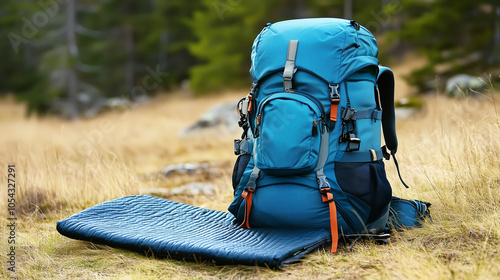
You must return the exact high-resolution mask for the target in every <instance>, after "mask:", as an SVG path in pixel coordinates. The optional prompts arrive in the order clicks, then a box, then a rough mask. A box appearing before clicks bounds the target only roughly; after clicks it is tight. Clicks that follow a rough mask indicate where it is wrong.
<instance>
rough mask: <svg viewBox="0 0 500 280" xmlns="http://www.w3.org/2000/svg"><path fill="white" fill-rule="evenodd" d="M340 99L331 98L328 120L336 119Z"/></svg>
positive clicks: (333, 120) (334, 120)
mask: <svg viewBox="0 0 500 280" xmlns="http://www.w3.org/2000/svg"><path fill="white" fill-rule="evenodd" d="M339 102H340V99H338V98H337V99H332V105H331V107H330V120H331V121H332V122H336V121H337V110H338V108H339Z"/></svg>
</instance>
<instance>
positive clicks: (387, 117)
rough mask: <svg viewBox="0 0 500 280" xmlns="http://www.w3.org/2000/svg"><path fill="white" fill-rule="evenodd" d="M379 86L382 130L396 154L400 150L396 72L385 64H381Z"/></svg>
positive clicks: (388, 146) (378, 77) (387, 144)
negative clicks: (395, 86) (397, 128)
mask: <svg viewBox="0 0 500 280" xmlns="http://www.w3.org/2000/svg"><path fill="white" fill-rule="evenodd" d="M377 86H378V90H379V93H380V103H381V105H382V130H383V131H384V139H385V144H386V146H387V148H388V149H389V150H390V151H391V154H392V155H394V154H395V153H396V151H397V150H398V137H397V136H396V113H395V112H394V74H393V73H392V70H391V69H390V68H388V67H385V66H379V72H378V76H377Z"/></svg>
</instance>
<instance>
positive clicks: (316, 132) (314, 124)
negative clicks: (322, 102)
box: [312, 120, 318, 137]
mask: <svg viewBox="0 0 500 280" xmlns="http://www.w3.org/2000/svg"><path fill="white" fill-rule="evenodd" d="M317 135H318V122H317V121H316V120H313V130H312V136H313V137H314V136H317Z"/></svg>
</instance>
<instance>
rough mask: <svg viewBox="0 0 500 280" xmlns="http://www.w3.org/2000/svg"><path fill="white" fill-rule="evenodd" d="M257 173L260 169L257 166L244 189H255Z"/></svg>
mask: <svg viewBox="0 0 500 280" xmlns="http://www.w3.org/2000/svg"><path fill="white" fill-rule="evenodd" d="M259 173H260V169H259V168H258V167H257V166H254V167H253V170H252V173H251V174H250V178H249V179H248V183H247V185H246V187H245V189H247V190H255V189H256V188H257V179H259Z"/></svg>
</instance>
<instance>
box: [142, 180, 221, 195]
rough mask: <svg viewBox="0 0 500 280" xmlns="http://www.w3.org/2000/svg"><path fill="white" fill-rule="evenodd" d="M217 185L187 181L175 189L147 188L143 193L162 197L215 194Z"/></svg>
mask: <svg viewBox="0 0 500 280" xmlns="http://www.w3.org/2000/svg"><path fill="white" fill-rule="evenodd" d="M215 190H216V189H215V186H214V185H212V184H209V183H203V182H193V183H187V184H185V185H182V186H180V187H177V188H173V189H160V188H159V189H146V190H142V191H141V194H147V195H154V196H160V197H170V196H176V195H187V196H199V195H204V196H213V195H214V194H215Z"/></svg>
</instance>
